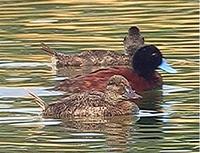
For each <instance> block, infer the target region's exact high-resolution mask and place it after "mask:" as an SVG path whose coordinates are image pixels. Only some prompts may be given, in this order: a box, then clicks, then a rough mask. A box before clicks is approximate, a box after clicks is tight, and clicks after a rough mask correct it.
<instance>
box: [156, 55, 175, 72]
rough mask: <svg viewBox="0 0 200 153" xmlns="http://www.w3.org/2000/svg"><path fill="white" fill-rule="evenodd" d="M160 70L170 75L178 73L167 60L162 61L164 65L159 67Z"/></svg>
mask: <svg viewBox="0 0 200 153" xmlns="http://www.w3.org/2000/svg"><path fill="white" fill-rule="evenodd" d="M159 68H160V69H162V70H164V71H166V72H168V73H177V71H176V70H175V69H174V68H172V67H171V66H170V65H169V64H168V63H167V60H166V59H164V58H163V59H162V63H161V64H160V65H159Z"/></svg>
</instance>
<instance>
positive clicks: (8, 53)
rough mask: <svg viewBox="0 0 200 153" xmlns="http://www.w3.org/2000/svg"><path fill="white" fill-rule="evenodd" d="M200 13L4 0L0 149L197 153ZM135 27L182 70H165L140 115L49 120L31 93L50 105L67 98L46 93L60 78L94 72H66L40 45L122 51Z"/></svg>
mask: <svg viewBox="0 0 200 153" xmlns="http://www.w3.org/2000/svg"><path fill="white" fill-rule="evenodd" d="M198 11H199V10H198V1H195V0H193V1H188V0H168V1H165V0H158V1H155V0H154V1H138V0H134V1H116V0H105V1H103V0H95V1H93V2H90V1H87V0H86V1H76V0H71V1H70V0H68V1H62V0H40V1H31V2H29V1H25V0H10V1H7V0H1V1H0V17H1V18H0V80H1V81H0V152H4V153H12V152H142V153H146V152H152V153H154V152H162V153H167V152H169V153H171V152H176V153H177V152H179V153H185V152H187V153H190V152H193V153H194V152H198V151H199V143H198V142H199V137H198V135H199V132H198V130H199V126H198V125H199V120H198V116H199V97H198V94H199V81H198V80H199V77H198V76H199V68H198V67H199V63H198V62H199V52H198V50H199V48H198V43H199V38H198V36H199V31H198V27H199V25H198V18H199V17H198ZM132 25H137V26H139V27H140V29H141V31H142V34H143V35H144V36H145V41H146V43H152V44H155V45H156V46H158V47H159V48H160V49H161V50H162V52H163V54H164V56H165V57H166V58H168V59H169V61H170V63H171V64H172V65H173V66H174V67H175V68H176V69H177V70H178V73H177V74H173V75H172V74H166V73H163V72H161V73H162V76H163V79H164V82H165V85H164V86H163V89H162V90H159V91H158V90H153V91H149V92H145V93H144V94H143V96H144V98H143V100H142V103H141V104H140V108H141V112H140V115H139V116H137V117H134V116H122V117H117V118H112V119H108V120H102V119H97V120H96V121H94V120H93V121H91V120H87V119H85V120H83V119H82V120H81V119H80V120H76V121H70V120H66V121H60V120H54V119H43V118H42V117H41V116H40V108H38V107H37V106H36V105H35V104H34V103H33V100H32V99H31V98H30V97H28V95H27V91H28V90H31V91H34V92H35V93H37V94H38V95H39V96H42V98H44V99H45V100H47V101H52V100H53V99H56V98H57V97H58V96H59V95H60V94H62V93H59V92H55V91H50V90H47V89H49V88H51V87H52V86H54V85H55V83H56V81H57V80H60V79H63V76H67V77H71V76H74V75H76V74H80V73H87V72H88V71H90V68H88V69H85V70H80V69H74V68H71V69H70V70H68V71H67V74H63V72H59V71H57V70H56V69H54V67H52V64H51V58H50V57H49V56H48V55H46V54H44V53H43V52H41V51H40V43H41V42H45V43H47V44H49V45H50V46H51V47H52V48H54V49H56V50H59V51H63V52H66V53H67V52H68V53H72V52H80V51H82V50H87V49H110V50H115V51H123V44H122V40H123V37H124V36H125V34H126V33H127V29H128V28H129V27H130V26H132ZM65 73H66V71H65Z"/></svg>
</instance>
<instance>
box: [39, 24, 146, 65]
mask: <svg viewBox="0 0 200 153" xmlns="http://www.w3.org/2000/svg"><path fill="white" fill-rule="evenodd" d="M123 43H124V48H125V53H118V52H116V51H109V50H89V51H83V52H81V53H79V54H72V55H69V54H64V53H59V52H57V51H55V50H53V49H51V48H50V47H49V46H47V45H46V44H44V43H42V48H41V49H42V50H43V51H45V52H46V53H48V54H49V55H51V56H53V57H54V58H55V59H56V66H57V67H64V66H115V65H129V64H130V58H131V56H132V55H133V54H134V53H135V51H136V49H138V48H139V47H140V46H142V45H143V44H144V38H143V36H142V35H141V33H140V30H139V28H138V27H136V26H133V27H131V28H129V30H128V35H127V36H126V37H125V38H124V41H123Z"/></svg>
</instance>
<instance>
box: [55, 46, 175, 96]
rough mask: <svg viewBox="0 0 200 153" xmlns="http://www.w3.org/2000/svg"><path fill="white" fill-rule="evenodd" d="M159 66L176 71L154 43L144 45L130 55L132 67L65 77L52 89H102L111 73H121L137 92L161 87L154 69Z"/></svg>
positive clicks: (112, 68) (168, 70) (159, 78)
mask: <svg viewBox="0 0 200 153" xmlns="http://www.w3.org/2000/svg"><path fill="white" fill-rule="evenodd" d="M157 68H160V69H162V70H165V71H166V72H169V73H176V70H175V69H173V68H172V67H171V66H170V65H169V64H167V61H166V59H164V58H163V56H162V53H161V52H160V50H159V49H158V48H157V47H156V46H154V45H144V46H142V47H140V48H139V49H137V51H136V52H135V54H134V56H133V57H132V67H127V66H114V67H109V68H105V69H99V70H96V71H94V72H91V73H89V74H86V75H82V76H77V77H74V78H71V79H65V80H63V81H61V82H59V83H58V84H57V85H56V86H55V88H54V89H56V90H61V91H66V92H80V91H87V90H92V89H95V90H98V91H102V90H103V89H105V87H106V82H107V80H108V79H109V78H110V77H111V76H113V75H122V76H124V77H125V78H126V79H127V80H128V81H129V82H130V85H131V87H132V88H133V89H135V90H136V91H137V92H142V91H144V90H151V89H154V88H157V87H161V86H162V84H163V82H162V77H161V75H160V74H159V73H158V72H156V71H155V70H156V69H157Z"/></svg>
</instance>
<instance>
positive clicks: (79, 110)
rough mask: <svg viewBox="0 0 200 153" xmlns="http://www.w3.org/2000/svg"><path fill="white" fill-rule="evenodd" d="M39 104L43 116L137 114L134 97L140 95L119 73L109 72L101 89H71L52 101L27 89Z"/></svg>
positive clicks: (137, 97)
mask: <svg viewBox="0 0 200 153" xmlns="http://www.w3.org/2000/svg"><path fill="white" fill-rule="evenodd" d="M29 94H30V95H31V96H32V97H34V98H35V100H36V103H37V104H38V105H39V106H40V107H41V108H42V114H43V116H44V117H53V118H67V117H112V116H117V115H131V114H137V113H138V111H139V108H138V106H137V105H136V104H135V103H134V101H135V100H138V99H139V98H141V96H140V95H138V94H137V93H136V92H135V91H134V90H133V89H132V88H131V86H130V84H129V82H128V81H127V79H126V78H124V77H123V76H121V75H114V76H112V77H111V78H110V79H109V80H108V81H107V83H106V87H105V90H104V92H98V91H87V92H82V93H75V94H72V95H71V96H68V97H65V98H62V99H60V100H58V101H56V102H53V103H50V104H47V103H46V102H44V101H43V100H42V99H41V98H39V97H38V96H37V95H35V94H33V93H31V92H29Z"/></svg>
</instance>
